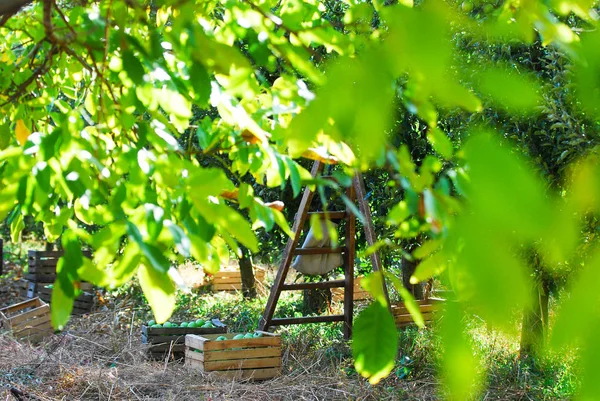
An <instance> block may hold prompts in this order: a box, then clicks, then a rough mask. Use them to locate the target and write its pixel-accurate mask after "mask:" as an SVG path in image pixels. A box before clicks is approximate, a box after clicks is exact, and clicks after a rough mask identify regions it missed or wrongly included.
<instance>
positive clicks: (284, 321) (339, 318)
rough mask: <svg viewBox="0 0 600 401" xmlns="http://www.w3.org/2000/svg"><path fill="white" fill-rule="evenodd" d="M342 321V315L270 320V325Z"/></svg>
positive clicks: (343, 317) (343, 318)
mask: <svg viewBox="0 0 600 401" xmlns="http://www.w3.org/2000/svg"><path fill="white" fill-rule="evenodd" d="M344 320H345V316H344V315H327V316H302V317H279V318H274V319H271V322H270V325H271V326H282V325H286V324H304V323H328V322H343V321H344Z"/></svg>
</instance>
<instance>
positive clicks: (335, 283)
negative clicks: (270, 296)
mask: <svg viewBox="0 0 600 401" xmlns="http://www.w3.org/2000/svg"><path fill="white" fill-rule="evenodd" d="M344 283H345V281H344V280H331V281H322V282H319V283H293V284H283V286H282V287H281V289H282V290H285V291H293V290H308V289H313V288H337V287H343V286H344Z"/></svg>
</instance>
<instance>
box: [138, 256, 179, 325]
mask: <svg viewBox="0 0 600 401" xmlns="http://www.w3.org/2000/svg"><path fill="white" fill-rule="evenodd" d="M138 279H139V281H140V286H141V287H142V291H144V295H145V296H146V299H147V300H148V304H150V308H152V313H153V314H154V318H155V319H156V322H157V323H164V322H166V321H167V320H168V319H169V318H170V317H171V314H172V313H173V311H174V310H175V284H173V282H172V281H171V278H170V277H169V275H168V274H167V273H166V272H164V273H163V272H159V271H157V270H156V269H153V268H150V267H148V266H146V265H143V264H142V265H141V266H140V268H139V269H138Z"/></svg>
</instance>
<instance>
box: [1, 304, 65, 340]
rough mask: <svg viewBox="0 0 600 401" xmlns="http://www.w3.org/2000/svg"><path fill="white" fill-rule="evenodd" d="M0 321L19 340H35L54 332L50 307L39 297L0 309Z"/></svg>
mask: <svg viewBox="0 0 600 401" xmlns="http://www.w3.org/2000/svg"><path fill="white" fill-rule="evenodd" d="M0 321H1V322H2V327H3V328H5V329H8V330H11V331H12V333H13V335H14V336H15V338H18V339H20V340H27V341H31V342H35V341H39V340H41V339H43V338H44V337H46V336H49V335H51V334H52V333H53V332H54V329H53V328H52V322H51V320H50V307H49V306H48V304H46V303H45V302H44V301H43V300H41V299H39V298H33V299H29V300H27V301H24V302H20V303H18V304H15V305H11V306H8V307H6V308H2V309H0Z"/></svg>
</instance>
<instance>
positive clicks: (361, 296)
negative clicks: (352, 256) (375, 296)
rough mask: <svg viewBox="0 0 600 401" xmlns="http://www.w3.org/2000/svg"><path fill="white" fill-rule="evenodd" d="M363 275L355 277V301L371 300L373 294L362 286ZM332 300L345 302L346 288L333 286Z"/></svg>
mask: <svg viewBox="0 0 600 401" xmlns="http://www.w3.org/2000/svg"><path fill="white" fill-rule="evenodd" d="M361 280H362V277H356V278H355V279H354V300H355V301H366V300H371V299H372V298H371V294H369V292H368V291H365V290H364V289H363V288H362V287H361V286H360V281H361ZM331 300H332V301H334V302H344V289H343V288H332V289H331Z"/></svg>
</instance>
